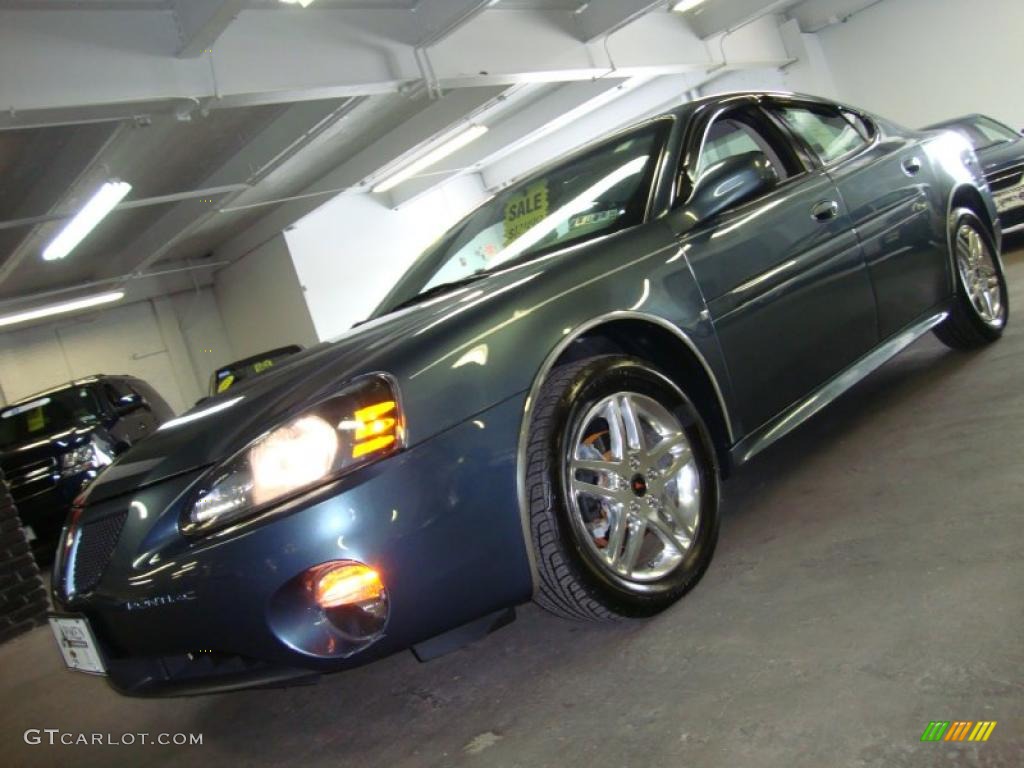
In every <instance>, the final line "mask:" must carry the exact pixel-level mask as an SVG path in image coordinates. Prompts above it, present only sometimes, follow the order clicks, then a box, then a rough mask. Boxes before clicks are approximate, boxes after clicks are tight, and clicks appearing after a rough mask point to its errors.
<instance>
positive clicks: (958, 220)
mask: <svg viewBox="0 0 1024 768" xmlns="http://www.w3.org/2000/svg"><path fill="white" fill-rule="evenodd" d="M950 242H951V243H952V246H953V253H952V254H951V256H952V261H953V273H954V279H955V281H956V295H955V296H954V297H953V307H952V309H951V310H950V313H949V317H947V318H946V319H945V320H944V321H943V322H942V323H941V324H940V325H939V326H938V327H937V328H936V329H935V335H936V336H938V337H939V340H940V341H941V342H942V343H943V344H945V345H946V346H948V347H952V348H953V349H961V350H969V349H979V348H981V347H984V346H986V345H988V344H991V343H992V342H994V341H997V340H998V339H999V338H1000V337H1001V336H1002V335H1003V330H1004V329H1005V328H1006V323H1007V320H1008V319H1009V316H1010V305H1009V292H1008V291H1007V289H1006V278H1005V276H1004V275H1003V264H1002V261H1001V259H1000V258H999V254H998V252H997V251H996V247H995V243H994V242H993V241H992V238H991V237H990V236H989V234H988V231H987V230H986V228H985V226H984V225H983V224H982V223H981V220H980V219H979V218H978V216H977V215H976V214H975V213H974V212H973V211H971V210H970V209H968V208H958V209H957V210H955V211H953V213H952V214H951V215H950Z"/></svg>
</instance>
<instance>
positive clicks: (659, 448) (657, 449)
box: [647, 432, 690, 467]
mask: <svg viewBox="0 0 1024 768" xmlns="http://www.w3.org/2000/svg"><path fill="white" fill-rule="evenodd" d="M680 445H681V446H683V451H684V452H685V453H687V454H689V453H690V441H689V440H688V439H687V437H686V433H685V432H673V433H672V434H669V435H663V436H662V438H661V441H660V442H659V443H658V444H657V445H656V446H654V447H653V448H652V449H651V450H650V451H649V452H648V454H647V458H648V460H649V461H650V463H651V466H653V467H657V466H658V464H659V463H660V462H661V460H662V459H664V458H665V455H666V454H668V453H669V452H671V451H672V449H673V448H675V447H676V446H680Z"/></svg>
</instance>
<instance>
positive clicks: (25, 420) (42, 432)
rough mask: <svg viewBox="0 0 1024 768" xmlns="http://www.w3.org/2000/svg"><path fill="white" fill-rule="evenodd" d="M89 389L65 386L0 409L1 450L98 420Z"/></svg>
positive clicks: (94, 403)
mask: <svg viewBox="0 0 1024 768" xmlns="http://www.w3.org/2000/svg"><path fill="white" fill-rule="evenodd" d="M99 413H100V410H99V404H98V403H97V402H96V398H95V396H94V395H93V392H92V389H91V388H89V387H87V386H86V387H68V388H67V389H59V390H56V391H54V392H50V393H48V394H45V395H40V396H39V397H35V398H32V399H31V400H26V401H24V402H21V403H15V404H14V405H10V406H8V407H6V408H4V409H3V410H0V450H5V449H8V448H12V447H14V446H16V445H19V444H21V443H25V442H29V441H32V440H36V439H39V438H42V437H46V436H49V435H52V434H55V433H57V432H61V431H63V430H66V429H72V428H74V427H78V426H84V425H89V424H95V423H96V422H97V421H99Z"/></svg>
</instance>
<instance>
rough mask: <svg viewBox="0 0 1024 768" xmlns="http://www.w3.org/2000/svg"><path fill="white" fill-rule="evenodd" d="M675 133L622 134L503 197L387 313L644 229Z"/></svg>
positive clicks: (653, 129) (407, 282) (453, 239)
mask: <svg viewBox="0 0 1024 768" xmlns="http://www.w3.org/2000/svg"><path fill="white" fill-rule="evenodd" d="M667 127H668V124H667V122H665V121H658V122H657V123H652V124H650V125H647V126H645V127H643V128H640V129H638V130H635V131H632V132H630V133H626V134H623V135H620V136H617V137H615V138H614V139H611V140H609V141H607V142H604V143H603V144H601V145H599V146H598V147H596V148H594V149H592V150H590V151H588V152H586V153H584V154H581V155H578V156H576V157H574V158H572V159H571V160H568V161H567V162H565V163H562V164H561V165H556V166H553V167H552V168H550V169H548V170H545V171H544V172H542V173H540V174H537V175H535V176H533V177H531V178H529V179H527V180H525V181H522V182H520V183H518V184H515V185H513V186H511V187H509V188H508V189H506V190H503V191H502V192H500V193H499V194H497V195H495V196H494V197H493V198H491V199H490V200H489V201H488V202H486V203H485V204H484V205H482V206H481V207H479V208H477V209H476V210H475V211H473V212H472V213H470V214H469V215H468V216H467V217H466V218H464V219H463V220H462V221H460V222H459V223H458V224H456V225H455V226H454V227H452V228H451V229H450V230H448V232H447V233H446V234H445V235H443V236H442V237H441V238H440V239H439V240H438V241H437V242H436V243H435V244H434V245H433V246H432V247H431V248H429V249H428V250H427V251H426V253H425V254H424V255H423V256H421V257H420V259H419V260H417V262H416V263H415V265H414V266H413V268H412V269H411V270H410V272H409V273H408V275H407V277H406V279H404V280H403V281H402V283H400V284H399V286H398V288H397V289H396V290H395V291H394V292H393V293H392V295H391V298H390V299H389V300H388V301H387V302H386V304H387V305H388V306H387V311H392V310H394V309H396V308H398V307H399V306H401V305H403V304H406V303H410V302H411V301H413V300H418V299H419V298H422V297H424V296H426V295H427V294H429V293H435V292H437V291H438V290H439V289H441V290H443V289H445V288H447V287H450V286H454V285H458V284H460V283H464V282H467V281H468V280H471V279H473V278H475V277H476V276H479V275H484V274H486V273H489V272H491V271H493V270H495V269H497V268H499V267H501V266H507V265H509V264H512V263H513V262H516V261H522V260H524V259H527V258H531V257H534V256H538V255H540V254H542V253H546V252H549V251H552V250H556V249H558V248H562V247H565V246H568V245H574V244H577V243H579V242H582V241H584V240H587V239H591V238H594V237H597V236H600V235H605V234H609V233H611V232H614V231H616V230H620V229H623V228H625V227H628V226H632V225H634V224H638V223H640V222H641V221H642V220H643V216H644V212H645V208H646V205H647V196H648V190H649V189H650V183H651V179H652V177H653V174H654V167H655V164H656V162H655V161H656V158H657V156H658V153H659V151H660V149H661V146H662V143H663V140H664V135H665V132H666V130H667Z"/></svg>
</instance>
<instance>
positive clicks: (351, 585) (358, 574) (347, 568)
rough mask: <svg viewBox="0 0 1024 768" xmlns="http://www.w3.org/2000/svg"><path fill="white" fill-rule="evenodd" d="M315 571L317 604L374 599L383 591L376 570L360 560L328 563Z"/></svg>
mask: <svg viewBox="0 0 1024 768" xmlns="http://www.w3.org/2000/svg"><path fill="white" fill-rule="evenodd" d="M318 571H319V572H318V573H317V575H316V583H315V592H316V602H317V605H319V606H320V607H321V608H338V607H340V606H343V605H353V604H355V603H364V602H366V601H368V600H377V599H379V598H380V596H381V595H382V594H383V593H384V583H383V582H382V581H381V578H380V574H378V573H377V572H376V571H375V570H373V568H370V567H369V566H368V565H363V564H362V563H354V562H337V563H328V564H327V565H324V566H321V567H320V568H319V569H318Z"/></svg>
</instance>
